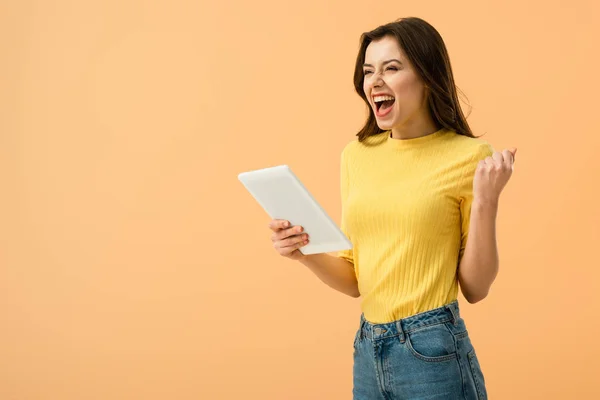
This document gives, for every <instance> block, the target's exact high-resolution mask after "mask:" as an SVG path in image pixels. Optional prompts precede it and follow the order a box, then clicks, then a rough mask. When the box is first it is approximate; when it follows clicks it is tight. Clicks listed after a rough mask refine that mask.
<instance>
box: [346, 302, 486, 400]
mask: <svg viewBox="0 0 600 400" xmlns="http://www.w3.org/2000/svg"><path fill="white" fill-rule="evenodd" d="M353 374H354V378H353V380H354V382H353V383H354V387H353V389H352V394H353V399H354V400H379V399H381V400H396V399H409V400H416V399H428V400H433V399H439V400H442V399H443V400H454V399H468V400H471V399H473V400H482V399H487V391H486V389H485V380H484V377H483V373H482V372H481V368H480V366H479V361H478V360H477V355H476V353H475V349H474V348H473V345H472V344H471V340H470V339H469V334H468V332H467V328H466V325H465V321H464V320H463V319H462V318H461V317H460V313H459V308H458V300H454V301H453V302H451V303H448V304H446V305H444V306H442V307H439V308H435V309H433V310H430V311H426V312H423V313H419V314H416V315H412V316H410V317H407V318H403V319H400V320H397V321H394V322H389V323H384V324H372V323H370V322H368V321H367V320H365V317H364V314H361V316H360V327H359V329H358V331H357V332H356V336H355V337H354V366H353Z"/></svg>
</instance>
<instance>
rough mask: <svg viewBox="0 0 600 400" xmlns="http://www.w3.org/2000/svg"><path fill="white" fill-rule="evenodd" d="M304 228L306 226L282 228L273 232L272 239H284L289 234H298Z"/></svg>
mask: <svg viewBox="0 0 600 400" xmlns="http://www.w3.org/2000/svg"><path fill="white" fill-rule="evenodd" d="M303 230H304V228H302V227H301V226H292V227H291V228H288V229H282V230H280V231H277V232H275V233H273V235H271V239H272V240H283V239H285V238H287V237H289V236H293V235H297V234H299V233H301V232H302V231H303Z"/></svg>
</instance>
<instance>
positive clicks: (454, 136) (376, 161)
mask: <svg viewBox="0 0 600 400" xmlns="http://www.w3.org/2000/svg"><path fill="white" fill-rule="evenodd" d="M354 86H355V88H356V91H357V92H358V94H359V95H360V97H361V98H362V99H363V100H364V101H365V103H366V104H367V106H368V109H369V117H368V119H367V121H366V123H365V126H364V127H363V128H362V129H361V130H360V132H359V133H358V134H357V136H358V139H356V140H354V141H352V142H350V143H348V145H346V146H345V148H344V149H343V151H342V153H341V173H340V175H341V194H342V218H341V229H342V230H343V231H344V233H345V234H346V235H347V236H348V237H349V238H350V240H351V241H352V244H353V248H352V249H351V250H344V251H340V252H338V253H337V254H336V255H335V256H333V255H328V254H316V255H308V256H304V255H303V254H302V253H300V251H299V248H300V247H302V246H304V245H305V244H306V243H308V242H307V239H308V238H307V237H306V235H305V234H302V228H301V227H290V226H289V222H288V225H287V226H286V225H285V223H286V222H287V221H281V220H273V221H271V223H270V228H271V229H272V230H273V235H272V240H273V243H274V247H275V248H276V249H277V251H278V252H279V253H280V254H281V255H283V256H286V257H288V258H291V259H294V260H298V261H300V262H301V263H302V264H304V265H305V266H307V267H309V268H310V269H311V270H312V271H313V272H314V273H315V274H316V275H317V276H318V277H319V278H320V279H321V280H322V281H323V282H325V283H326V284H328V285H329V286H331V287H332V288H334V289H336V290H339V291H341V292H343V293H346V294H348V295H350V296H353V297H359V296H361V297H362V302H361V309H362V313H361V318H360V326H359V329H358V330H357V332H356V335H355V338H354V369H353V372H354V387H353V394H354V399H368V400H372V399H420V398H427V399H445V400H448V399H486V398H487V391H486V388H485V380H484V376H483V373H482V371H481V368H480V365H479V362H478V358H477V355H476V353H475V349H474V347H473V345H472V343H471V341H470V339H469V335H468V332H467V328H466V325H465V321H464V320H463V319H462V318H461V316H460V312H459V306H458V301H457V294H458V288H459V285H460V289H461V292H462V294H463V295H464V297H465V298H466V299H467V301H468V302H469V303H476V302H478V301H481V300H482V299H483V298H485V297H486V296H487V294H488V292H489V290H490V286H491V284H492V282H493V281H494V279H495V277H496V275H497V273H498V264H499V260H498V251H497V245H496V239H495V236H496V235H495V219H496V214H497V210H498V200H499V196H500V192H501V191H502V189H503V188H504V186H505V185H506V183H507V182H508V180H509V178H510V176H511V174H512V168H513V162H514V155H515V153H516V149H511V150H504V151H502V152H495V151H494V150H493V148H492V147H491V146H490V145H489V144H488V143H487V142H485V141H484V140H482V139H480V138H478V137H475V136H474V135H473V134H472V132H471V130H470V128H469V125H468V123H467V121H466V119H465V117H464V115H463V113H462V111H461V108H460V105H459V102H458V97H457V92H456V87H455V84H454V79H453V76H452V70H451V66H450V61H449V58H448V54H447V51H446V47H445V45H444V42H443V40H442V38H441V37H440V35H439V33H438V32H437V31H436V30H435V28H433V27H432V26H431V25H430V24H428V23H427V22H425V21H423V20H422V19H419V18H404V19H401V20H398V21H395V22H392V23H389V24H386V25H383V26H380V27H378V28H377V29H375V30H373V31H371V32H367V33H364V34H363V35H362V37H361V45H360V51H359V54H358V57H357V60H356V66H355V71H354ZM467 239H468V240H467Z"/></svg>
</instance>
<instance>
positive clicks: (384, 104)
mask: <svg viewBox="0 0 600 400" xmlns="http://www.w3.org/2000/svg"><path fill="white" fill-rule="evenodd" d="M395 102H396V100H384V101H380V102H377V103H375V107H376V108H377V111H379V112H383V111H385V110H387V109H388V108H390V107H391V106H392V105H393V104H394V103H395Z"/></svg>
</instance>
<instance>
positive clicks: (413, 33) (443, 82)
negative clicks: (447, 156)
mask: <svg viewBox="0 0 600 400" xmlns="http://www.w3.org/2000/svg"><path fill="white" fill-rule="evenodd" d="M385 36H393V37H394V38H396V40H397V41H398V44H399V45H400V47H401V48H402V50H403V51H404V54H405V55H406V57H407V58H408V59H409V61H410V62H411V63H412V65H413V67H414V69H415V71H416V73H417V74H418V75H419V76H420V78H421V79H422V81H423V83H424V84H425V87H426V88H427V92H428V94H427V97H428V98H427V104H428V108H429V112H430V113H431V117H432V119H433V121H434V123H436V124H437V126H441V127H443V128H446V129H450V130H453V131H455V132H456V133H457V134H459V135H464V136H468V137H472V138H476V137H477V136H475V135H473V132H471V128H470V127H469V124H468V123H467V119H466V117H465V116H464V114H463V112H462V110H461V108H460V103H459V100H458V95H457V90H458V89H457V87H456V85H455V83H454V77H453V75H452V67H451V65H450V58H449V56H448V51H447V50H446V45H445V44H444V40H443V39H442V37H441V36H440V34H439V33H438V31H437V30H436V29H435V28H434V27H433V26H431V25H430V24H429V23H428V22H426V21H424V20H422V19H421V18H417V17H407V18H401V19H398V20H396V21H393V22H390V23H388V24H385V25H381V26H379V27H377V28H375V29H374V30H372V31H370V32H364V33H363V34H362V35H361V37H360V50H359V51H358V56H357V57H356V65H355V68H354V88H355V89H356V92H357V93H358V95H359V96H360V97H361V98H362V99H363V100H364V102H365V103H366V105H367V109H368V111H369V117H368V118H367V121H366V122H365V125H364V126H363V128H362V129H361V130H360V131H359V132H358V133H357V134H356V136H358V140H359V141H360V142H362V141H364V140H365V139H366V138H367V137H369V136H373V135H377V134H379V133H381V132H384V130H382V129H380V128H379V126H378V125H377V120H376V119H375V114H374V113H373V109H372V108H371V105H370V104H369V100H368V99H367V95H366V94H365V92H364V90H363V80H364V72H363V64H364V62H365V53H366V51H367V46H368V45H369V44H370V43H371V42H372V41H374V40H379V39H381V38H383V37H385ZM461 93H462V92H461ZM463 95H464V93H463Z"/></svg>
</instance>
